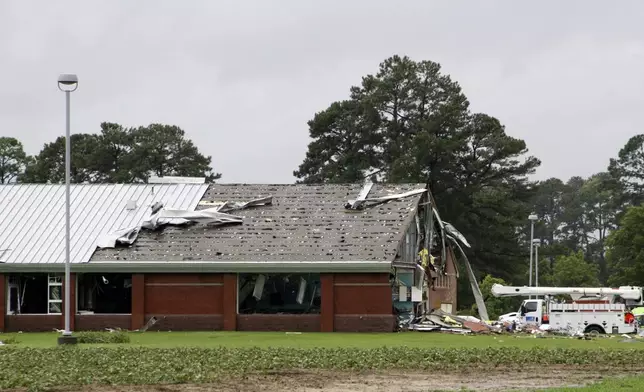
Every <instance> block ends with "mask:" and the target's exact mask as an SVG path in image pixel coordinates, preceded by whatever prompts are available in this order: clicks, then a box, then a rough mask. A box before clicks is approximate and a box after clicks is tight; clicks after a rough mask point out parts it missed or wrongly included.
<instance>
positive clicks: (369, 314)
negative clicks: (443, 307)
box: [0, 273, 394, 332]
mask: <svg viewBox="0 0 644 392" xmlns="http://www.w3.org/2000/svg"><path fill="white" fill-rule="evenodd" d="M74 277H75V276H74ZM4 282H5V280H4V279H3V277H2V275H0V293H1V294H0V300H1V301H0V310H1V311H2V314H4V313H6V312H5V310H4V306H5V303H6V298H5V297H4V295H5V294H4V293H6V290H5V289H4V288H5V287H3V286H4ZM321 285H322V287H321V291H322V304H321V314H304V315H284V314H279V315H271V314H257V315H238V314H237V275H236V274H145V275H143V274H133V275H132V314H131V315H127V314H124V315H115V314H93V315H78V314H76V315H75V317H73V318H72V325H73V328H72V330H79V331H80V330H102V329H105V328H122V329H132V330H135V329H140V328H141V327H142V326H143V325H144V324H145V323H146V322H147V321H148V320H149V319H150V318H151V317H156V318H157V320H159V321H158V322H157V324H156V325H154V326H153V327H152V328H150V330H171V331H181V330H240V331H251V330H254V331H301V332H315V331H324V332H332V331H354V332H359V331H364V332H367V331H392V330H393V325H394V324H393V323H394V317H393V315H392V300H391V287H390V286H389V274H387V273H383V274H322V275H321ZM74 287H75V285H73V286H72V288H74ZM74 291H75V290H72V298H75V294H76V293H75V292H74ZM72 303H73V304H74V303H75V301H73V302H72ZM72 310H73V311H74V312H75V309H73V308H72ZM0 320H1V321H0V330H2V323H4V329H5V330H6V331H20V330H21V331H52V330H53V329H59V328H62V327H63V325H64V319H63V317H62V316H59V315H12V316H5V317H0Z"/></svg>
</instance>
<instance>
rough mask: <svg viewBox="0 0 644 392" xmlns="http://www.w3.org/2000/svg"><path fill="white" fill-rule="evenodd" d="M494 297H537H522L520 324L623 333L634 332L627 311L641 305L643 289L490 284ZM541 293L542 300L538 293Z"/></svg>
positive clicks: (631, 287)
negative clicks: (563, 297)
mask: <svg viewBox="0 0 644 392" xmlns="http://www.w3.org/2000/svg"><path fill="white" fill-rule="evenodd" d="M492 295H494V296H495V297H514V296H524V297H528V296H529V297H532V296H536V297H537V298H536V299H527V300H524V301H523V303H522V304H521V307H520V308H519V311H518V312H517V313H518V320H519V323H520V324H523V325H535V326H541V325H542V324H549V325H550V329H552V330H570V329H573V330H576V331H581V332H583V333H601V334H603V333H609V334H623V333H634V332H637V324H636V323H635V317H634V316H633V314H632V313H630V310H631V309H632V308H634V307H637V306H641V305H642V303H643V302H642V288H641V287H636V286H623V287H619V288H609V287H526V286H523V287H519V286H503V285H500V284H495V285H493V286H492ZM540 295H543V296H544V299H539V298H538V296H540ZM556 295H569V296H570V297H571V298H572V300H573V302H572V303H565V302H564V303H560V302H556V301H554V300H553V297H554V296H556Z"/></svg>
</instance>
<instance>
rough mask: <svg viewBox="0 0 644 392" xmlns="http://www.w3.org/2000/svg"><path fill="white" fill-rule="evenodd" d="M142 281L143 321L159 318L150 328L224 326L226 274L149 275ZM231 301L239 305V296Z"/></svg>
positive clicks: (219, 328)
mask: <svg viewBox="0 0 644 392" xmlns="http://www.w3.org/2000/svg"><path fill="white" fill-rule="evenodd" d="M233 276H234V277H235V282H236V279H237V277H236V275H233ZM142 280H143V285H144V290H143V300H142V302H143V305H142V306H140V307H142V308H143V312H144V313H143V318H144V320H143V321H144V322H147V321H148V320H149V319H150V318H152V317H156V319H157V320H158V321H157V323H156V324H155V325H154V326H152V327H151V328H150V329H149V330H151V331H154V330H160V331H188V330H193V331H200V330H202V331H203V330H206V331H208V330H221V329H224V275H222V274H146V275H145V277H144V278H142ZM139 284H140V283H139ZM235 290H236V288H235ZM235 295H236V291H235ZM140 300H141V299H139V301H140ZM134 301H135V300H134V297H133V302H134ZM232 301H233V302H234V303H235V304H236V296H234V297H232ZM233 310H234V311H235V312H236V309H233ZM133 313H134V311H133ZM138 328H140V327H138Z"/></svg>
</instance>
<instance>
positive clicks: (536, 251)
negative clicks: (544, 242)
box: [532, 238, 541, 299]
mask: <svg viewBox="0 0 644 392" xmlns="http://www.w3.org/2000/svg"><path fill="white" fill-rule="evenodd" d="M532 246H534V287H539V247H540V246H541V240H540V239H539V238H535V239H534V240H532ZM538 298H539V295H537V299H538Z"/></svg>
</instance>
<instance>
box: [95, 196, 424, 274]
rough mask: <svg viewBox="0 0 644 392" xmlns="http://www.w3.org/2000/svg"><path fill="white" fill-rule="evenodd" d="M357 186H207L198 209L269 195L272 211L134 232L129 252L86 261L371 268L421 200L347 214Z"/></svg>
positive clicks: (391, 252)
mask: <svg viewBox="0 0 644 392" xmlns="http://www.w3.org/2000/svg"><path fill="white" fill-rule="evenodd" d="M362 188H363V184H342V185H335V184H325V185H300V184H297V185H239V184H212V185H210V187H209V188H208V191H207V192H206V193H205V195H204V197H203V199H202V201H201V203H200V205H199V206H198V207H197V209H198V210H203V209H208V208H213V206H217V205H221V204H223V203H226V202H230V203H235V202H241V203H245V202H249V201H251V200H253V199H257V198H260V197H266V196H273V199H272V204H270V205H261V206H257V207H250V208H247V209H243V210H235V211H232V212H230V213H231V214H233V215H237V216H240V217H242V219H243V223H242V224H240V225H232V226H217V227H209V226H207V225H203V224H196V225H191V226H166V227H164V229H163V230H162V231H155V232H150V231H148V230H141V232H140V233H139V236H138V238H137V240H136V241H135V242H134V244H133V245H132V246H130V247H121V248H116V249H109V248H108V249H99V250H97V251H96V252H95V253H94V256H93V257H92V261H118V260H122V261H128V260H131V261H159V262H177V261H188V260H194V261H343V260H345V261H356V260H362V261H378V260H393V259H394V258H395V255H396V252H397V248H398V244H399V242H400V241H401V240H402V238H403V237H404V233H405V230H406V228H407V227H408V225H409V224H411V223H412V222H413V218H414V213H415V212H416V210H417V208H418V203H419V200H420V198H421V197H422V194H421V193H418V194H414V195H411V196H409V197H406V198H402V199H396V200H391V201H389V202H387V203H384V204H378V205H375V206H368V207H366V208H365V209H363V210H349V209H346V208H345V205H346V204H347V202H348V201H349V200H355V199H356V197H357V196H358V195H359V193H360V191H361V189H362ZM419 188H420V189H423V188H425V185H424V184H374V185H373V188H372V189H371V191H370V192H369V195H368V198H369V199H372V198H378V197H383V196H389V195H393V194H400V193H406V192H409V191H413V190H417V189H419Z"/></svg>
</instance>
